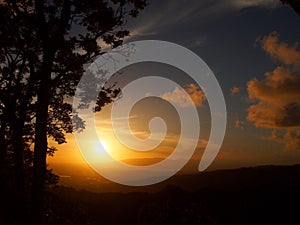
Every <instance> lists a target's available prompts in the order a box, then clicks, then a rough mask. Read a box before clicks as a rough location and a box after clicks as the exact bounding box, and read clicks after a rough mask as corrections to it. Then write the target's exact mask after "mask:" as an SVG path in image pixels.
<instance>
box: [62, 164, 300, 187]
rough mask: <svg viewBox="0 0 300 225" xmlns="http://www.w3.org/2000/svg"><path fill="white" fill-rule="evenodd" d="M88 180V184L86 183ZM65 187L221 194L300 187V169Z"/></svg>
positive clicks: (71, 181) (76, 180)
mask: <svg viewBox="0 0 300 225" xmlns="http://www.w3.org/2000/svg"><path fill="white" fill-rule="evenodd" d="M83 179H85V182H84V180H83ZM61 180H63V182H61V183H62V185H63V186H72V187H74V188H76V189H86V190H89V191H93V192H136V191H138V192H157V191H160V190H161V189H163V188H164V187H166V186H168V185H174V186H177V187H180V188H182V189H184V190H187V191H197V190H199V189H203V188H214V189H217V190H240V189H244V190H245V189H256V188H268V187H282V186H299V185H300V165H291V166H272V165H270V166H258V167H247V168H240V169H230V170H216V171H210V172H202V173H197V174H182V175H175V176H173V177H171V178H170V179H168V180H166V181H164V182H161V183H159V184H155V185H150V186H145V187H129V186H124V185H120V184H115V183H112V182H110V181H107V180H105V179H104V178H101V177H100V178H99V176H98V175H97V174H95V175H94V176H93V177H91V176H85V177H84V176H82V177H79V176H78V177H70V178H69V177H67V178H61Z"/></svg>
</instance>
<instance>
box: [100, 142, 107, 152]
mask: <svg viewBox="0 0 300 225" xmlns="http://www.w3.org/2000/svg"><path fill="white" fill-rule="evenodd" d="M100 144H101V145H102V146H103V148H104V149H105V150H108V144H107V142H106V141H102V140H101V141H100Z"/></svg>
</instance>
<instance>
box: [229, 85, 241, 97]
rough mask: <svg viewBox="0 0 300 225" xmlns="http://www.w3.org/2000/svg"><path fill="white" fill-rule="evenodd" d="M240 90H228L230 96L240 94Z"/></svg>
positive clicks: (236, 88) (237, 88) (235, 88)
mask: <svg viewBox="0 0 300 225" xmlns="http://www.w3.org/2000/svg"><path fill="white" fill-rule="evenodd" d="M240 91H241V88H239V87H236V86H234V87H233V88H231V89H230V95H232V96H233V95H236V94H238V93H240Z"/></svg>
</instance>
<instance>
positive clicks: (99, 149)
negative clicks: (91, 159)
mask: <svg viewBox="0 0 300 225" xmlns="http://www.w3.org/2000/svg"><path fill="white" fill-rule="evenodd" d="M107 150H108V144H107V142H106V141H103V140H101V141H99V142H97V143H96V145H95V151H96V153H103V151H107Z"/></svg>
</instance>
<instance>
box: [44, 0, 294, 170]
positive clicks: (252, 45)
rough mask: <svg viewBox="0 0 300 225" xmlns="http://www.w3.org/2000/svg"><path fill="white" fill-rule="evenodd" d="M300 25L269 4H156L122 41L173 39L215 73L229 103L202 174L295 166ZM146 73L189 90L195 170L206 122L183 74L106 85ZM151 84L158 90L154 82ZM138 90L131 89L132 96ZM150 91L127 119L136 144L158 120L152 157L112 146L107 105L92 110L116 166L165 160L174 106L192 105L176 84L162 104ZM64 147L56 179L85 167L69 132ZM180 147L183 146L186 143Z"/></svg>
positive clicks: (191, 166)
mask: <svg viewBox="0 0 300 225" xmlns="http://www.w3.org/2000/svg"><path fill="white" fill-rule="evenodd" d="M299 23H300V17H299V16H298V15H297V14H296V13H295V12H294V11H293V10H292V9H291V8H289V7H288V6H286V5H284V6H283V5H281V4H280V2H279V1H275V0H252V1H251V0H249V1H247V0H226V1H222V0H219V1H218V0H216V1H215V0H212V1H211V0H201V1H198V0H189V1H187V0H178V1H172V0H166V1H154V0H153V1H150V4H149V6H148V7H146V9H145V10H144V11H142V12H141V14H140V15H139V17H138V18H137V19H135V20H130V21H128V23H127V25H126V27H127V28H128V29H129V30H130V31H131V36H130V37H129V38H127V39H126V43H128V42H131V41H138V40H149V39H150V40H164V41H169V42H174V43H176V44H179V45H182V46H184V47H186V48H188V49H190V50H191V51H193V52H195V53H196V54H197V55H198V56H199V57H201V58H202V59H203V60H204V61H205V62H206V64H207V65H208V66H209V67H210V69H211V70H212V71H213V73H214V74H215V76H216V78H217V80H218V81H219V84H220V86H221V88H222V91H223V94H224V97H225V101H226V107H227V130H226V135H225V138H224V142H223V145H222V147H221V150H220V152H219V154H218V156H217V158H216V160H215V161H214V162H213V164H212V165H211V166H210V167H209V168H208V169H219V168H235V167H243V166H255V165H265V164H295V163H299V162H300V88H299V87H300V75H299V73H300V48H299V46H298V42H299V41H300V30H299V29H298V28H299ZM145 76H161V77H164V78H168V79H171V80H173V81H176V82H177V83H178V84H179V86H181V87H182V88H184V89H185V90H186V91H187V92H188V93H189V94H190V97H191V99H192V101H193V102H194V105H195V106H196V109H197V112H198V114H199V118H200V127H201V134H200V137H199V141H198V145H197V149H196V151H195V154H194V155H193V157H192V159H191V161H190V162H189V163H188V165H187V166H186V171H189V172H197V166H198V163H199V160H200V158H201V155H202V153H203V149H204V148H205V146H206V144H207V140H208V137H209V132H210V125H211V124H210V114H209V113H210V111H209V105H208V103H207V101H206V97H205V95H204V93H203V91H202V90H201V89H200V88H199V86H196V85H195V82H194V81H193V80H191V78H189V77H187V76H186V74H184V73H183V72H182V71H180V70H178V69H176V68H174V67H171V66H167V65H163V64H160V63H143V65H132V66H129V67H128V68H125V69H123V70H122V71H121V73H120V74H117V75H115V76H114V77H113V79H111V80H110V82H109V83H111V84H113V83H115V82H116V87H120V88H121V89H122V88H123V87H124V86H125V85H126V84H128V83H130V82H131V81H133V80H136V79H137V78H141V77H145ZM149 88H153V91H155V90H156V89H159V85H157V86H156V85H155V84H153V85H149ZM141 89H143V88H141ZM137 91H140V90H131V89H130V93H131V94H132V95H135V94H136V93H137ZM151 92H152V90H150V89H149V90H146V89H145V99H144V100H142V101H140V102H139V103H138V104H137V105H136V106H134V107H133V108H132V111H131V113H130V122H131V124H130V125H131V129H132V133H133V134H135V135H136V136H137V137H140V138H146V137H147V136H149V130H148V123H149V121H150V120H151V118H153V117H161V118H163V119H164V122H165V124H166V126H167V128H166V129H167V131H166V136H165V138H164V140H163V142H162V143H161V144H160V145H159V146H158V147H156V148H154V149H153V150H152V151H151V152H138V151H132V150H130V149H128V148H126V147H125V146H124V145H122V144H121V143H120V142H119V141H118V139H117V138H116V137H115V135H114V133H113V130H112V124H111V118H110V116H111V107H112V105H108V106H106V107H105V108H104V109H103V110H102V111H101V112H100V113H96V114H95V121H96V124H97V128H98V131H99V137H100V136H101V140H102V144H103V145H104V146H105V148H106V149H107V151H108V152H109V153H110V154H111V155H112V156H113V157H115V158H117V159H118V160H123V161H125V162H127V163H130V164H133V165H149V164H152V163H156V162H159V161H161V160H162V159H164V158H165V157H167V156H168V155H170V154H171V153H172V151H173V150H174V147H175V146H176V143H177V142H178V140H179V135H180V124H178V122H177V121H178V114H177V113H176V110H175V109H174V107H173V106H172V105H171V104H170V103H172V104H175V105H177V106H178V107H181V108H182V109H183V110H185V112H186V114H187V115H189V113H190V110H192V108H193V107H194V106H193V104H191V102H190V101H189V100H188V99H186V96H185V95H183V92H182V89H180V88H179V87H178V88H177V87H174V86H170V87H169V89H165V90H163V91H162V90H161V92H160V97H161V99H159V98H153V97H152V98H151V97H149V98H147V95H148V94H150V93H151ZM124 98H125V100H126V96H124ZM123 100H124V99H123ZM128 101H130V98H128ZM168 102H169V103H168ZM118 119H119V120H120V121H122V120H124V119H126V118H121V117H119V118H118ZM116 122H118V121H116ZM188 122H190V123H193V121H192V120H188ZM120 129H121V128H120ZM157 133H158V134H159V133H160V132H157ZM67 141H68V143H67V144H63V145H60V146H58V148H59V151H57V152H56V154H55V156H54V157H52V158H49V159H48V163H49V164H50V167H51V168H54V169H55V170H56V171H57V173H58V174H63V173H64V172H61V170H60V168H62V167H64V168H68V167H69V168H72V167H74V165H77V166H78V165H84V164H85V161H84V160H83V158H82V157H81V155H80V151H79V150H78V148H77V146H76V143H75V140H74V135H73V134H68V135H67ZM185 141H186V145H187V146H188V145H189V140H188V139H186V140H185ZM50 143H52V141H51V140H50ZM98 144H99V143H97V142H95V143H93V142H92V141H91V142H89V143H87V148H89V149H90V151H91V154H93V155H94V157H95V158H98V157H99V158H101V150H99V148H98V147H97V145H98ZM103 163H104V162H103ZM63 175H66V174H63Z"/></svg>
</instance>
